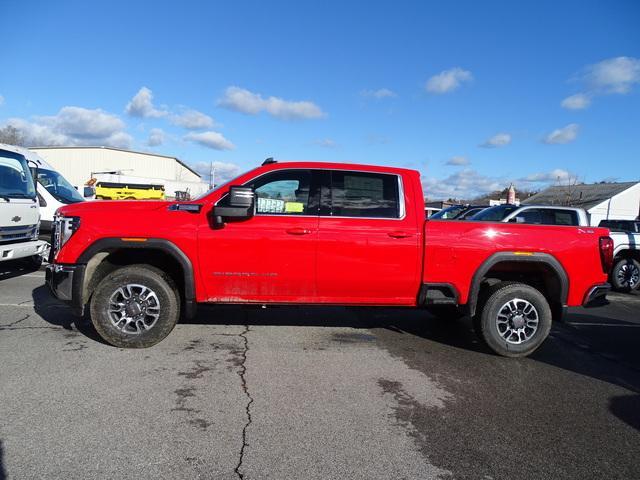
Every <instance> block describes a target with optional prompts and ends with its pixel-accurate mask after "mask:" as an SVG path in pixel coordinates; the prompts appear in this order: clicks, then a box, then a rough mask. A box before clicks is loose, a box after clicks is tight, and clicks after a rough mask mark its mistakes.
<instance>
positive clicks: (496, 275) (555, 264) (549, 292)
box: [467, 252, 569, 317]
mask: <svg viewBox="0 0 640 480" xmlns="http://www.w3.org/2000/svg"><path fill="white" fill-rule="evenodd" d="M523 274H528V275H529V276H528V277H526V278H522V275H523ZM490 279H497V280H499V281H505V280H519V281H521V282H522V283H525V284H528V285H530V286H533V287H534V288H538V289H539V290H541V293H542V294H543V295H544V296H545V298H547V301H548V302H549V304H550V305H551V307H552V311H554V317H555V316H556V315H557V316H561V314H562V310H563V309H564V307H565V305H566V303H567V297H568V295H569V277H568V276H567V273H566V271H565V270H564V267H563V266H562V264H561V263H560V262H559V261H558V260H557V259H556V258H555V257H554V256H552V255H550V254H548V253H537V252H536V253H527V254H522V253H516V252H498V253H494V254H493V255H491V256H490V257H489V258H487V259H486V260H485V261H484V262H483V263H482V264H481V265H480V266H479V267H478V269H477V270H476V272H475V273H474V275H473V278H472V280H471V286H470V289H469V299H468V302H467V310H468V312H469V315H470V316H473V315H475V313H476V309H477V307H478V302H479V298H480V293H481V289H482V288H483V285H484V284H485V282H487V281H489V280H490Z"/></svg>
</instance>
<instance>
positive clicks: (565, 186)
mask: <svg viewBox="0 0 640 480" xmlns="http://www.w3.org/2000/svg"><path fill="white" fill-rule="evenodd" d="M557 182H558V183H557V186H559V187H561V188H562V193H563V198H562V200H560V204H561V205H564V206H567V207H569V206H572V205H573V204H574V203H575V202H576V201H577V200H578V198H576V193H577V190H578V187H579V186H580V185H582V182H580V181H579V179H578V176H577V175H576V176H574V177H572V176H569V177H568V178H567V179H566V180H565V181H564V182H563V181H562V180H561V178H560V177H558V179H557Z"/></svg>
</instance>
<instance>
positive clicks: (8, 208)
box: [0, 143, 48, 268]
mask: <svg viewBox="0 0 640 480" xmlns="http://www.w3.org/2000/svg"><path fill="white" fill-rule="evenodd" d="M34 157H35V154H34V153H32V152H30V151H29V150H27V149H25V148H20V147H14V146H12V145H5V144H1V143H0V262H2V261H7V260H19V259H22V261H23V262H25V263H26V264H27V265H28V266H29V267H32V268H37V267H39V266H40V264H41V263H42V257H43V255H44V254H45V252H46V251H47V247H48V244H47V242H44V241H42V240H38V233H39V228H40V209H39V207H38V199H37V195H36V186H35V182H34V179H33V176H32V173H31V170H30V168H29V165H30V163H31V164H32V166H34V167H35V165H36V164H35V163H34V160H33V158H34Z"/></svg>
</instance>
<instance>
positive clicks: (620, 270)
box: [611, 258, 640, 292]
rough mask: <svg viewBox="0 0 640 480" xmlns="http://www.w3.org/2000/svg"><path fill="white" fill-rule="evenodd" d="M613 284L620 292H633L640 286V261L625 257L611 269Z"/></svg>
mask: <svg viewBox="0 0 640 480" xmlns="http://www.w3.org/2000/svg"><path fill="white" fill-rule="evenodd" d="M611 284H612V285H613V289H614V290H616V291H618V292H631V291H633V290H637V289H638V287H640V262H638V261H637V260H634V259H633V258H623V259H622V260H620V261H619V262H617V263H616V264H615V265H614V267H613V270H611Z"/></svg>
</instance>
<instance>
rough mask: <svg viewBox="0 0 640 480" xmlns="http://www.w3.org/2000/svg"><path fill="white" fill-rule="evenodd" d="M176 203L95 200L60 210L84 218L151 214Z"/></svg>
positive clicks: (66, 206) (67, 206)
mask: <svg viewBox="0 0 640 480" xmlns="http://www.w3.org/2000/svg"><path fill="white" fill-rule="evenodd" d="M173 203H176V202H167V201H148V200H95V201H92V202H80V203H74V204H71V205H65V206H64V207H62V208H60V209H58V212H60V213H61V214H63V215H68V216H79V217H81V216H83V215H85V214H90V215H95V214H102V213H104V214H111V213H117V212H122V211H123V210H126V211H128V212H149V211H153V210H160V209H162V208H167V207H168V206H169V205H171V204H173Z"/></svg>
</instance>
